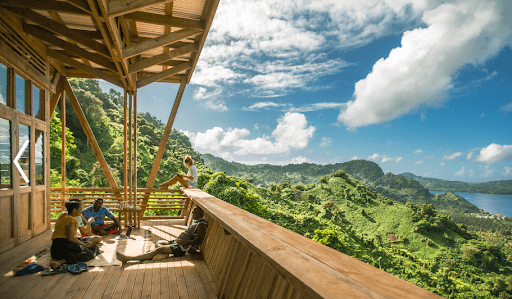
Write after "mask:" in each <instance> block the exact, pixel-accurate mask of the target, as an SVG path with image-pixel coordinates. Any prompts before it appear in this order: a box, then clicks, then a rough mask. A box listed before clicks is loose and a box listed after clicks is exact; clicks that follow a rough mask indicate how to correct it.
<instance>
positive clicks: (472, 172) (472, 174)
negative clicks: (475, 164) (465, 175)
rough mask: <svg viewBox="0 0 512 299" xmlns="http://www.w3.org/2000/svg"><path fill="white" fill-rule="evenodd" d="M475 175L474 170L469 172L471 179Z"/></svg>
mask: <svg viewBox="0 0 512 299" xmlns="http://www.w3.org/2000/svg"><path fill="white" fill-rule="evenodd" d="M474 175H475V172H474V171H473V169H470V170H469V176H470V177H471V176H474Z"/></svg>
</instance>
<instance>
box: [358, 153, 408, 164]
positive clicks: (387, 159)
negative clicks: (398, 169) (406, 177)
mask: <svg viewBox="0 0 512 299" xmlns="http://www.w3.org/2000/svg"><path fill="white" fill-rule="evenodd" d="M352 160H354V159H352ZM367 160H371V161H376V160H380V162H381V163H386V162H390V161H395V162H396V163H398V162H400V161H402V157H394V158H391V157H388V156H386V155H382V156H381V155H379V154H377V153H375V154H373V155H371V156H368V158H367Z"/></svg>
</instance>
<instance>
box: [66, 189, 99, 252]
mask: <svg viewBox="0 0 512 299" xmlns="http://www.w3.org/2000/svg"><path fill="white" fill-rule="evenodd" d="M69 201H70V202H72V201H75V202H79V203H80V205H81V206H82V208H83V206H84V204H83V202H82V200H81V199H79V198H72V199H70V200H69ZM62 215H67V213H66V212H63V213H62V214H60V216H59V218H60V217H62ZM75 218H76V222H77V227H78V230H79V231H80V235H81V237H82V238H78V239H79V240H80V241H82V242H86V241H88V240H89V241H91V242H92V243H99V242H101V241H102V240H103V238H102V237H101V236H97V235H95V234H93V233H92V231H91V230H92V228H91V223H93V222H94V218H92V217H91V218H90V219H89V221H87V220H85V217H84V216H83V215H82V214H81V215H80V216H76V217H75Z"/></svg>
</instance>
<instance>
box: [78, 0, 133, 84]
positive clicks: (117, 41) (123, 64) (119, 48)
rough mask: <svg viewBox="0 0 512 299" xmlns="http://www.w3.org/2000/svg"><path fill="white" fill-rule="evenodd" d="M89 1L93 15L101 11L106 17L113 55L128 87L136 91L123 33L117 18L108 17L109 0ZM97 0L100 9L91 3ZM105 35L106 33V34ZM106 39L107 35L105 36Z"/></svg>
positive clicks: (98, 14) (97, 14)
mask: <svg viewBox="0 0 512 299" xmlns="http://www.w3.org/2000/svg"><path fill="white" fill-rule="evenodd" d="M87 1H89V5H91V9H92V10H93V15H95V16H98V17H99V16H100V13H99V11H101V15H102V16H103V17H104V19H105V26H106V27H107V29H108V34H109V35H110V39H109V44H110V46H109V48H110V50H111V53H112V57H113V58H114V59H115V62H116V66H117V67H118V69H119V74H120V75H121V76H122V77H123V79H126V89H128V90H129V91H135V79H134V78H133V77H132V76H130V75H129V74H128V61H127V60H126V59H124V58H123V56H122V52H123V48H124V45H123V40H122V39H121V34H120V32H119V28H118V25H117V23H116V20H115V18H108V3H107V0H87ZM93 2H96V3H97V5H98V7H99V11H98V10H97V9H96V5H94V7H93V5H92V4H91V3H93ZM104 36H105V34H104ZM105 39H107V37H106V36H105Z"/></svg>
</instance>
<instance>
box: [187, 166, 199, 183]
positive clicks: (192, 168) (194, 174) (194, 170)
mask: <svg viewBox="0 0 512 299" xmlns="http://www.w3.org/2000/svg"><path fill="white" fill-rule="evenodd" d="M187 176H191V177H193V179H190V178H187V181H189V182H191V183H195V182H197V168H196V166H195V165H192V166H190V168H189V169H188V173H187Z"/></svg>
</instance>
